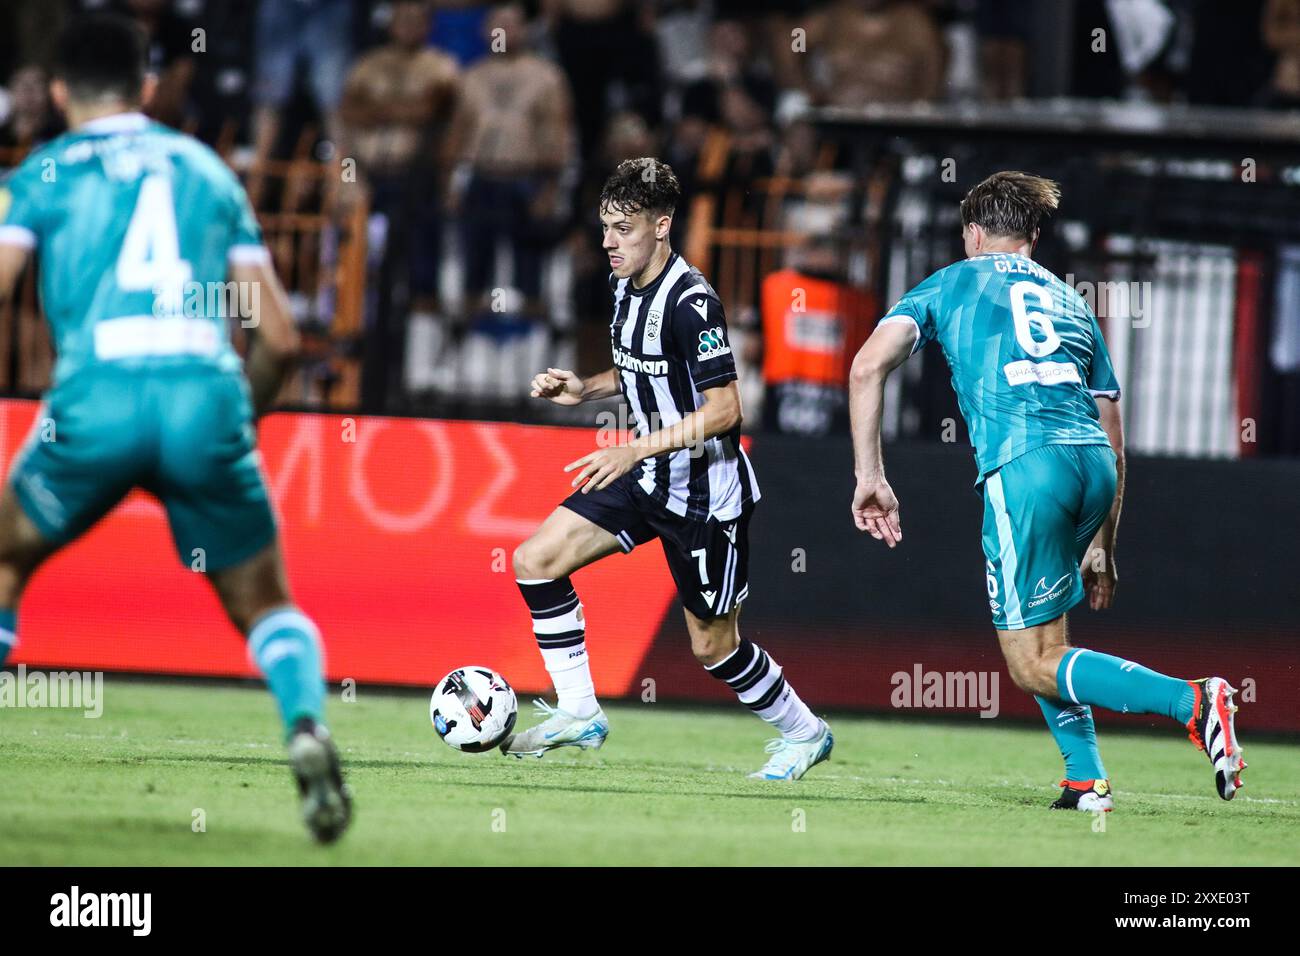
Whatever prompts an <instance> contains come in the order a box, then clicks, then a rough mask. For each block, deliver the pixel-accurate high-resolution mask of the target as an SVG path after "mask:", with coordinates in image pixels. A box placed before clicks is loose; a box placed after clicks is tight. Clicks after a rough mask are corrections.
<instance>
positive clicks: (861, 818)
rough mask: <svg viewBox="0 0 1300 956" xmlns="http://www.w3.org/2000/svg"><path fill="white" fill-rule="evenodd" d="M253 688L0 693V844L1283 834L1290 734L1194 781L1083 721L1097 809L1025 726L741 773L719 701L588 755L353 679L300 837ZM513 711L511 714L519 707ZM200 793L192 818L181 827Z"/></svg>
mask: <svg viewBox="0 0 1300 956" xmlns="http://www.w3.org/2000/svg"><path fill="white" fill-rule="evenodd" d="M272 708H273V705H272V702H271V698H270V696H269V695H267V694H266V693H265V692H264V691H262V690H261V689H259V688H256V687H253V686H247V687H243V686H231V685H217V684H212V685H207V684H199V683H154V682H147V681H135V680H126V679H121V678H113V677H111V676H110V677H109V678H108V680H107V681H106V683H105V686H104V713H103V716H102V717H100V718H99V719H86V718H84V717H82V716H81V714H80V713H79V712H75V711H68V710H35V709H0V804H3V807H2V808H0V864H7V865H29V864H38V865H39V864H69V865H115V864H135V865H149V864H164V865H170V864H180V865H184V864H227V865H232V864H233V865H239V864H258V865H260V864H291V865H292V864H334V865H341V864H364V865H384V864H399V865H405V864H413V865H453V866H463V865H475V864H541V865H593V864H646V863H648V864H747V863H756V864H850V865H858V864H1011V865H1017V864H1043V865H1051V866H1061V865H1073V866H1080V865H1084V866H1088V865H1097V864H1119V865H1124V864H1145V865H1153V864H1154V865H1186V866H1193V865H1198V864H1201V863H1203V862H1204V860H1205V851H1206V849H1207V847H1219V848H1223V847H1230V848H1231V850H1232V859H1233V863H1234V864H1236V865H1250V864H1294V862H1295V860H1296V859H1297V856H1298V855H1300V797H1298V796H1297V795H1298V794H1300V759H1298V758H1300V746H1297V745H1295V744H1294V743H1279V742H1252V739H1251V733H1250V724H1249V708H1247V709H1246V710H1244V711H1243V717H1244V721H1243V724H1242V727H1241V729H1240V735H1241V736H1242V738H1243V746H1244V747H1245V751H1246V754H1247V758H1248V760H1249V761H1250V769H1249V771H1248V772H1247V774H1246V780H1247V781H1248V787H1247V789H1246V790H1245V791H1244V792H1243V793H1242V794H1241V795H1240V796H1239V797H1238V798H1237V799H1236V800H1235V801H1233V802H1232V803H1224V802H1222V801H1220V800H1219V799H1218V797H1217V796H1215V795H1214V793H1213V780H1212V777H1211V773H1210V767H1209V762H1208V761H1207V760H1206V759H1205V757H1204V756H1203V755H1202V754H1199V753H1197V752H1196V751H1195V750H1193V749H1192V747H1191V745H1190V744H1189V743H1188V742H1187V740H1186V738H1185V736H1184V735H1183V734H1181V733H1180V732H1179V730H1178V728H1175V727H1172V726H1171V727H1170V728H1169V731H1168V733H1167V734H1163V735H1155V734H1151V735H1147V734H1133V733H1109V734H1108V733H1106V732H1105V731H1104V729H1103V732H1102V747H1103V754H1104V756H1105V758H1106V762H1107V766H1108V769H1109V770H1110V773H1111V779H1112V782H1113V783H1114V784H1115V786H1116V801H1117V809H1116V812H1115V813H1112V814H1109V815H1107V816H1105V817H1104V823H1105V826H1104V829H1103V828H1100V827H1099V826H1098V822H1099V821H1096V820H1094V819H1093V817H1092V816H1091V815H1089V814H1082V813H1052V812H1049V811H1048V809H1047V805H1048V804H1049V803H1050V802H1051V801H1052V799H1053V798H1054V797H1055V796H1056V792H1057V791H1056V788H1055V787H1054V786H1053V784H1054V783H1055V781H1056V779H1057V777H1056V775H1057V774H1058V773H1059V761H1060V758H1059V756H1058V755H1057V753H1056V750H1055V747H1054V745H1053V744H1052V740H1051V738H1050V736H1049V735H1048V734H1047V732H1046V730H1045V729H1038V728H1034V727H1031V726H1022V725H1012V724H1009V723H1007V722H1005V721H997V720H993V721H984V720H978V719H972V720H970V721H969V722H966V723H961V724H958V723H945V722H924V721H911V720H906V719H898V718H890V719H881V718H864V717H849V716H843V715H841V716H838V717H835V718H833V721H832V725H833V727H834V730H835V735H836V746H835V754H834V757H833V758H832V760H831V761H830V762H829V763H826V764H822V765H820V766H818V767H816V768H814V769H813V771H812V772H811V773H810V774H809V775H808V777H807V778H805V779H804V780H803V781H801V782H799V783H794V784H789V783H765V782H761V781H754V780H747V779H745V776H744V774H745V773H746V772H748V771H750V770H753V769H754V768H755V767H757V766H758V765H759V764H761V762H762V760H763V756H764V755H763V743H764V741H765V740H766V739H767V738H768V737H769V736H770V735H769V733H768V732H767V728H766V727H765V726H763V725H762V724H761V723H760V722H759V721H757V720H755V719H754V718H753V717H751V716H749V715H748V714H746V713H744V712H742V711H740V710H738V709H737V710H730V709H695V710H691V709H681V708H676V707H672V706H670V705H668V704H663V703H659V704H616V705H613V706H610V707H608V708H607V711H608V713H609V715H610V720H611V735H610V738H609V742H608V743H607V744H606V745H605V748H604V749H603V750H601V751H599V752H598V753H594V754H584V753H577V752H573V751H560V752H559V753H556V754H552V755H550V756H548V757H546V758H545V759H544V760H526V761H517V760H513V759H507V758H504V757H502V756H501V755H499V754H496V753H492V754H485V755H466V754H460V753H456V752H454V751H452V750H451V749H450V748H448V747H446V746H445V745H443V744H442V743H441V742H440V741H439V740H438V739H437V737H436V736H435V735H434V733H433V730H432V728H431V727H430V726H429V723H428V716H427V714H428V712H427V701H426V700H425V699H424V698H421V697H418V696H414V695H410V694H392V693H383V692H380V691H378V690H367V688H366V687H364V686H362V687H361V688H359V689H358V692H357V700H356V701H355V702H351V703H344V702H341V701H340V700H339V699H338V697H337V695H335V699H334V700H333V701H332V702H331V703H330V705H329V714H328V716H329V719H330V723H331V726H332V728H333V730H334V733H335V736H336V738H337V739H338V740H339V742H340V743H341V745H342V746H343V748H344V757H345V761H346V765H347V770H348V775H349V779H350V781H351V783H352V786H353V788H354V791H355V793H356V797H357V817H356V820H355V824H354V827H353V829H352V831H351V832H350V833H349V834H348V835H347V836H346V837H345V838H344V839H343V841H342V842H340V843H339V844H338V845H336V846H334V847H330V848H321V847H317V846H314V845H313V844H311V843H310V842H309V840H308V838H307V836H306V834H305V831H304V830H303V828H302V827H301V825H300V823H299V820H298V816H297V801H296V797H295V794H294V792H293V787H292V784H291V782H290V779H289V773H288V770H287V768H286V766H285V764H284V762H283V748H282V747H281V746H280V744H279V741H278V739H277V737H276V732H277V727H278V722H277V721H276V720H275V718H274V715H273V709H272ZM520 720H521V721H522V722H524V725H525V726H526V725H527V722H530V721H531V720H532V715H531V708H530V707H527V706H525V707H524V708H523V712H522V713H521V714H520ZM196 811H202V818H201V819H202V822H203V824H204V828H203V832H195V820H196V819H197V817H196Z"/></svg>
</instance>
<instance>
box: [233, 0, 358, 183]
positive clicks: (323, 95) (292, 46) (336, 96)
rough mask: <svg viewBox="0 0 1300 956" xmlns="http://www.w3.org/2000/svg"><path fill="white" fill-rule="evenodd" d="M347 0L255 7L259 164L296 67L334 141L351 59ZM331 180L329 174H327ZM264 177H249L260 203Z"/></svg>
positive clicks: (286, 0)
mask: <svg viewBox="0 0 1300 956" xmlns="http://www.w3.org/2000/svg"><path fill="white" fill-rule="evenodd" d="M352 29H353V6H352V0H260V3H259V6H258V8H257V24H256V36H255V41H254V42H255V43H256V47H257V65H256V70H257V73H256V76H257V79H256V85H255V89H254V94H253V99H254V103H255V107H256V111H255V114H254V118H253V151H254V165H255V168H258V169H260V168H261V166H262V164H264V163H265V161H266V160H268V159H270V158H271V157H272V156H273V155H274V154H275V152H276V147H277V145H278V141H279V138H280V133H281V118H282V113H283V111H284V108H285V106H286V105H287V104H288V102H289V99H290V97H292V95H293V92H294V87H295V83H296V80H297V78H298V69H299V67H300V66H302V67H304V68H305V69H306V72H307V85H308V87H309V89H310V92H311V96H312V99H313V102H314V104H315V107H316V112H317V115H318V116H319V118H320V121H321V125H322V126H323V128H324V132H325V137H326V138H327V139H328V140H330V141H331V142H333V143H337V142H338V116H337V114H338V106H339V100H340V99H341V98H342V95H343V81H344V78H345V77H346V75H347V70H348V64H349V62H350V61H351V59H352ZM331 183H332V180H331ZM263 188H264V180H263V177H262V176H261V175H252V176H250V177H249V182H248V190H249V196H250V198H251V199H252V200H253V204H254V206H257V205H260V202H261V197H262V191H263Z"/></svg>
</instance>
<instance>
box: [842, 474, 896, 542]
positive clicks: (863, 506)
mask: <svg viewBox="0 0 1300 956" xmlns="http://www.w3.org/2000/svg"><path fill="white" fill-rule="evenodd" d="M853 523H854V524H856V525H857V526H858V530H859V531H866V532H868V533H869V534H870V535H871V536H872V537H873V538H875V539H876V540H877V541H883V542H885V544H887V545H889V546H890V547H891V548H893V547H896V546H897V545H898V543H899V542H900V541H902V540H903V528H902V525H900V524H899V523H898V498H896V497H895V496H894V489H893V488H890V487H889V482H887V481H885V479H884V478H883V477H882V478H878V479H877V480H875V481H869V482H861V481H860V482H858V486H857V488H856V489H854V492H853Z"/></svg>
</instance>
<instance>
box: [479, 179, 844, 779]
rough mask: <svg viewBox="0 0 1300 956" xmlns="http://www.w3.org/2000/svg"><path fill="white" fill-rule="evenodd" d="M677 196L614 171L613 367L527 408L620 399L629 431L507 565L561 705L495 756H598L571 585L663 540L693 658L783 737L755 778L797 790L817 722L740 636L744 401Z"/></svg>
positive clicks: (745, 512)
mask: <svg viewBox="0 0 1300 956" xmlns="http://www.w3.org/2000/svg"><path fill="white" fill-rule="evenodd" d="M680 200H681V186H680V185H679V184H678V181H677V177H676V176H675V175H674V173H673V171H672V169H671V168H670V167H669V166H667V165H666V164H665V163H662V162H660V161H659V160H657V159H652V158H642V159H630V160H627V161H625V162H623V163H622V164H620V165H619V167H618V169H617V170H615V172H614V174H613V175H612V176H611V177H610V179H609V181H608V182H606V184H605V187H604V190H603V191H602V193H601V198H600V221H601V229H602V231H603V234H604V248H605V251H606V253H607V254H608V256H609V263H610V268H611V270H612V272H611V275H610V288H611V291H612V292H613V296H614V317H613V321H612V323H611V324H610V334H611V338H612V343H611V344H612V349H613V359H614V367H613V368H610V369H607V370H606V371H603V372H599V373H597V374H595V375H590V376H587V377H586V378H579V377H578V376H577V375H575V374H574V373H573V372H571V371H567V370H564V369H555V368H552V369H547V370H546V371H545V372H542V373H540V374H538V375H537V376H536V377H535V378H534V379H533V383H532V395H533V397H534V398H543V399H547V400H549V401H552V402H555V403H557V404H560V405H577V404H579V403H581V402H586V401H593V400H596V399H602V398H609V397H612V396H614V395H618V394H622V395H623V397H624V399H625V400H626V401H627V404H628V406H629V407H630V409H631V413H632V417H633V419H634V421H635V429H634V432H635V436H634V437H633V438H632V440H631V441H629V442H628V443H627V444H624V445H616V446H610V447H605V448H600V449H598V450H597V451H594V452H592V453H591V454H590V455H586V456H584V457H582V458H579V459H578V460H577V461H575V462H572V463H571V464H570V465H568V466H567V468H566V471H569V472H572V473H574V478H573V487H574V488H576V489H577V490H576V491H575V492H574V493H573V494H572V495H570V496H569V497H568V498H567V499H566V500H565V501H564V502H563V504H562V505H561V506H560V507H559V508H557V509H556V510H555V511H554V512H553V513H552V514H551V515H550V517H548V518H547V519H546V521H545V522H543V524H542V526H541V527H540V528H538V530H537V531H536V533H534V534H533V536H532V537H530V538H529V539H528V540H527V541H525V542H524V543H523V544H521V545H520V546H519V547H518V549H516V551H515V554H514V569H515V576H516V578H517V579H518V583H519V589H520V591H521V592H522V594H523V597H524V601H525V602H526V603H527V604H528V608H529V610H530V612H531V613H532V617H533V631H534V633H535V635H536V637H537V643H538V646H539V647H540V649H541V652H542V657H543V658H544V659H545V662H546V669H547V671H548V672H549V673H550V675H551V680H552V682H553V683H554V684H555V690H556V694H557V696H558V698H559V700H558V703H557V706H555V707H551V706H549V705H547V704H546V703H544V702H543V701H538V702H537V703H538V706H539V709H541V711H542V712H543V713H544V715H545V720H543V721H542V722H541V723H540V724H539V725H538V726H536V727H533V728H530V729H529V730H526V731H523V732H522V733H519V734H516V735H515V736H513V737H511V738H509V739H507V740H506V741H505V742H504V743H503V744H502V750H503V751H504V752H505V753H507V754H512V755H514V756H520V757H522V756H535V757H540V756H542V755H543V754H545V753H546V751H548V750H551V749H554V748H556V747H564V746H577V747H582V748H587V749H591V748H596V747H600V746H601V745H602V744H603V743H604V742H605V738H606V736H607V735H608V733H609V721H608V720H607V718H606V716H605V713H604V711H602V710H601V708H600V704H599V703H598V702H597V700H596V693H595V689H594V687H593V685H592V679H591V670H590V668H589V666H588V657H587V649H586V626H585V621H584V618H583V613H582V603H581V601H580V600H579V599H578V595H577V593H576V591H575V590H574V587H573V583H572V582H571V581H570V579H569V575H571V574H572V573H573V572H574V571H577V570H578V569H579V568H582V567H585V566H586V565H588V564H591V563H592V562H593V561H598V560H600V559H601V558H604V557H607V556H609V555H611V554H615V553H617V552H620V551H621V552H630V551H631V550H632V549H633V548H635V547H636V546H637V545H640V544H646V543H648V542H650V541H653V540H654V539H655V538H658V539H659V540H660V541H661V543H662V545H663V549H664V555H665V557H666V558H667V560H668V568H669V570H670V571H671V572H672V575H673V580H674V581H675V582H676V585H677V592H678V594H679V596H680V597H681V600H682V604H683V605H684V606H685V610H686V626H687V629H688V630H689V632H690V636H691V647H692V650H693V651H694V653H695V656H696V658H697V659H698V660H699V661H700V663H701V664H703V665H704V667H705V668H706V669H707V670H708V672H709V673H710V674H712V675H713V676H714V677H716V678H718V679H719V680H722V681H724V682H726V684H727V685H728V686H729V687H731V689H732V690H734V691H735V692H736V695H737V696H738V697H739V698H740V700H741V702H742V703H744V704H745V705H747V706H748V707H749V708H750V709H751V710H752V711H754V713H755V714H757V715H758V716H759V717H761V718H762V719H763V720H765V721H767V722H768V723H769V724H771V725H772V726H773V727H775V728H776V729H777V730H778V731H779V732H780V737H778V738H776V739H775V740H773V741H772V742H771V743H769V744H768V754H769V759H768V761H767V763H766V764H765V765H764V766H763V767H762V769H760V770H758V771H756V772H755V773H753V774H750V776H752V777H756V778H760V779H768V780H797V779H798V778H800V777H802V776H803V775H804V774H805V773H806V772H807V771H808V769H809V768H810V767H812V766H813V765H814V764H816V763H818V762H820V761H822V760H825V759H827V758H828V757H829V756H830V752H831V747H832V746H833V744H834V740H833V738H832V736H831V732H830V728H829V727H828V726H827V725H826V722H825V721H823V720H821V719H820V718H818V717H817V716H816V715H814V714H813V712H812V711H811V710H809V708H808V706H807V705H806V704H805V703H804V702H803V701H802V700H801V699H800V698H799V695H798V694H796V693H795V691H794V688H793V687H791V686H790V684H789V682H787V681H786V679H785V677H784V675H783V674H782V671H781V667H780V666H779V665H778V664H777V663H776V662H775V661H773V660H772V658H771V657H770V656H769V655H768V654H767V653H766V652H765V651H764V650H763V649H762V648H760V647H758V646H756V645H754V644H753V643H751V642H750V641H747V640H745V639H743V638H742V637H740V632H739V629H738V625H737V619H738V616H739V612H740V605H741V602H742V601H744V599H745V595H746V593H747V592H748V580H747V570H748V557H749V555H748V552H749V541H748V529H749V519H750V515H751V514H752V512H753V509H754V505H755V503H756V502H757V501H758V499H759V489H758V483H757V481H756V480H755V478H754V472H753V469H752V468H751V466H750V464H749V459H748V458H747V457H746V456H745V452H744V450H743V449H742V448H741V445H740V422H741V408H740V392H739V389H738V387H737V383H736V363H735V360H734V358H733V356H732V354H731V346H730V344H729V343H728V339H727V322H726V318H725V316H724V315H723V310H722V303H721V302H720V301H719V300H718V296H717V293H716V292H714V291H713V288H712V286H710V285H709V283H708V282H707V281H705V279H704V277H703V276H702V275H701V274H700V272H699V270H698V269H695V268H693V267H692V266H691V265H690V264H688V263H687V262H686V261H685V260H684V259H682V258H681V257H680V256H679V255H677V253H675V252H673V250H672V247H671V246H670V244H669V230H670V229H671V227H672V217H673V212H674V210H675V209H676V207H677V204H678V202H679V201H680Z"/></svg>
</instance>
